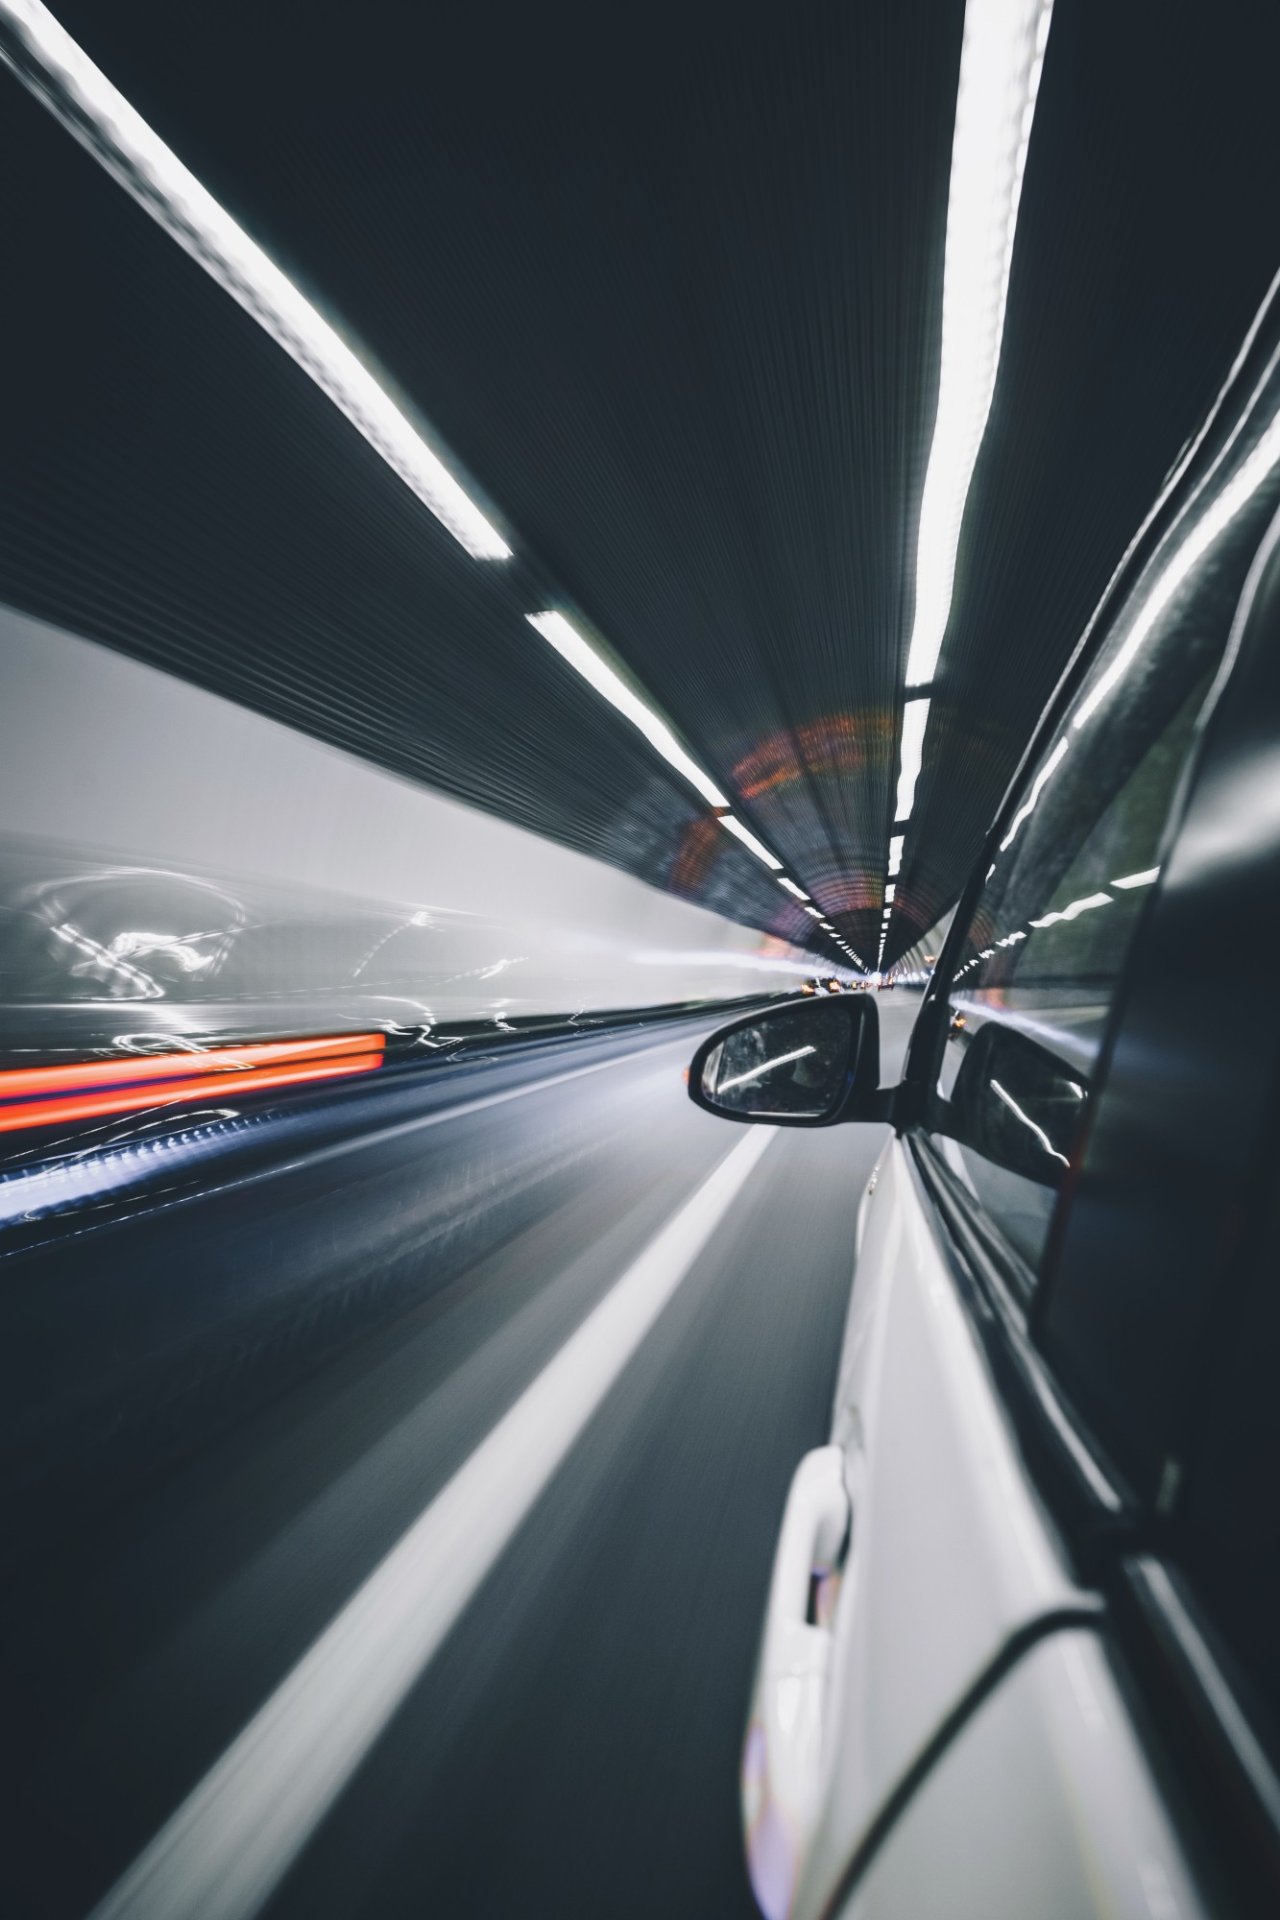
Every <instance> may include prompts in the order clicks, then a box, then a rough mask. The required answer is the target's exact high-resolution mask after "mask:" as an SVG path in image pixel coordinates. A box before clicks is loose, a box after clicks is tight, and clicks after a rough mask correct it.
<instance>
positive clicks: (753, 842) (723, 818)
mask: <svg viewBox="0 0 1280 1920" xmlns="http://www.w3.org/2000/svg"><path fill="white" fill-rule="evenodd" d="M720 825H721V826H722V827H724V828H725V829H726V831H727V832H729V833H731V834H732V835H733V836H734V838H735V839H736V840H741V842H742V844H743V846H744V847H746V848H747V850H748V851H749V852H750V853H754V855H755V857H756V859H757V860H763V861H764V864H765V866H766V867H771V868H773V870H774V871H775V872H776V871H777V869H778V868H779V867H780V866H781V865H782V862H781V860H775V859H774V857H773V855H772V854H771V853H770V851H769V849H768V847H766V846H765V844H764V841H763V840H757V839H756V837H755V835H754V833H752V831H751V829H750V828H749V827H744V826H743V824H742V822H741V820H735V819H734V817H733V815H732V814H731V813H722V814H721V815H720Z"/></svg>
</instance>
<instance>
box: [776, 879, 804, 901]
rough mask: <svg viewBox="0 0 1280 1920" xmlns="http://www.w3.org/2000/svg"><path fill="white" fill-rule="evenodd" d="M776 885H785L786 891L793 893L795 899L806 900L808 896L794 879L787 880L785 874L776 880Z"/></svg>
mask: <svg viewBox="0 0 1280 1920" xmlns="http://www.w3.org/2000/svg"><path fill="white" fill-rule="evenodd" d="M778 885H779V886H780V887H785V888H786V890H787V892H788V893H793V894H794V895H795V897H796V899H797V900H807V899H808V898H809V896H808V894H807V893H805V892H804V891H803V890H802V889H801V888H800V887H798V886H797V885H796V883H795V881H794V880H788V879H787V878H786V877H785V875H784V876H783V877H782V878H781V879H780V880H779V881H778Z"/></svg>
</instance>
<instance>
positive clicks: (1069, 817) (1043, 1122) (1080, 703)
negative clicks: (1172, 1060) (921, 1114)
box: [938, 629, 1217, 1270]
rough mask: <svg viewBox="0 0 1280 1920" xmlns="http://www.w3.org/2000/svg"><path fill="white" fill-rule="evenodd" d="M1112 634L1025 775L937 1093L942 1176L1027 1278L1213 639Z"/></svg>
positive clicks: (961, 979)
mask: <svg viewBox="0 0 1280 1920" xmlns="http://www.w3.org/2000/svg"><path fill="white" fill-rule="evenodd" d="M1178 638H1179V636H1178V634H1177V632H1176V630H1174V631H1172V632H1171V635H1170V636H1169V638H1167V639H1166V642H1165V644H1163V645H1154V644H1153V645H1151V646H1150V647H1148V648H1146V649H1144V650H1142V651H1141V652H1139V653H1136V654H1134V653H1132V652H1131V653H1130V655H1129V656H1127V657H1126V655H1125V652H1124V649H1125V633H1124V629H1121V630H1120V632H1119V633H1117V635H1116V636H1115V637H1113V640H1112V641H1111V643H1110V644H1109V645H1108V646H1107V647H1106V648H1105V649H1104V650H1103V652H1102V654H1101V656H1100V657H1099V659H1098V660H1097V661H1096V662H1095V664H1094V667H1093V670H1092V671H1091V673H1090V675H1089V677H1088V679H1087V680H1086V682H1085V684H1084V686H1083V688H1082V690H1081V693H1080V696H1079V698H1078V700H1077V702H1076V704H1075V707H1074V709H1073V710H1072V712H1071V713H1070V714H1069V715H1068V717H1067V720H1066V722H1065V724H1064V725H1063V727H1062V729H1061V731H1060V733H1059V734H1058V736H1057V737H1056V738H1055V739H1054V740H1053V741H1052V742H1051V744H1050V746H1049V747H1048V749H1047V751H1046V752H1045V754H1044V756H1043V758H1042V759H1041V761H1040V763H1039V765H1038V766H1036V767H1035V768H1034V769H1033V771H1032V773H1031V775H1030V778H1029V779H1028V782H1027V785H1026V787H1025V789H1024V792H1023V796H1022V799H1021V801H1020V803H1019V805H1018V807H1017V808H1016V810H1015V812H1014V813H1013V815H1012V817H1011V819H1010V821H1009V824H1008V827H1007V828H1006V830H1005V833H1004V836H1003V840H1002V842H1001V844H1000V846H999V848H998V850H997V852H996V857H995V860H994V862H993V864H992V866H991V869H990V872H989V873H988V875H987V880H986V884H985V886H984V888H983V890H982V893H981V895H980V897H979V900H978V903H977V907H976V910H975V912H974V914H973V917H972V920H971V923H970V926H969V929H968V933H967V936H966V939H965V944H964V946H963V948H962V950H961V952H960V955H959V961H958V966H957V971H956V974H955V976H954V979H953V982H952V988H951V993H950V1016H951V1028H950V1034H949V1037H948V1040H947V1043H946V1045H945V1047H944V1049H943V1057H942V1061H941V1065H940V1071H939V1080H938V1091H939V1092H940V1094H941V1095H942V1096H943V1099H944V1101H945V1106H944V1107H943V1109H942V1117H941V1130H942V1132H943V1134H944V1135H945V1136H947V1137H946V1138H945V1139H944V1141H943V1151H944V1153H945V1155H946V1157H947V1159H948V1160H949V1161H950V1164H951V1166H952V1168H953V1170H954V1171H955V1172H956V1173H957V1174H958V1175H959V1176H960V1178H961V1179H962V1180H963V1181H964V1182H965V1184H966V1185H967V1186H968V1187H969V1188H970V1190H971V1191H972V1192H973V1193H974V1194H975V1195H976V1196H977V1198H978V1199H979V1200H980V1201H981V1202H982V1204H983V1205H984V1207H985V1208H986V1209H987V1210H988V1212H989V1213H990V1214H991V1215H992V1216H993V1218H994V1219H995V1220H996V1222H997V1224H998V1225H999V1226H1000V1228H1001V1230H1002V1232H1003V1234H1004V1236H1005V1238H1006V1240H1007V1241H1008V1242H1009V1243H1010V1245H1011V1246H1012V1247H1013V1248H1014V1249H1015V1250H1016V1252H1017V1253H1018V1255H1020V1256H1021V1259H1022V1261H1023V1262H1025V1263H1026V1265H1027V1266H1028V1267H1029V1268H1030V1269H1032V1270H1034V1269H1035V1268H1036V1266H1037V1265H1038V1263H1039V1260H1040V1256H1041V1253H1042V1251H1043V1248H1044V1243H1045V1239H1046V1236H1047V1234H1048V1229H1049V1222H1050V1220H1051V1218H1052V1214H1053V1208H1054V1205H1055V1202H1056V1199H1057V1194H1058V1190H1059V1188H1060V1186H1061V1184H1062V1180H1063V1177H1064V1175H1065V1174H1066V1171H1067V1169H1068V1166H1069V1165H1070V1163H1071V1159H1072V1155H1073V1152H1074V1151H1075V1149H1076V1145H1077V1142H1078V1141H1079V1139H1080V1133H1081V1126H1082V1123H1083V1120H1084V1117H1085V1114H1086V1111H1087V1107H1088V1100H1089V1092H1090V1086H1091V1084H1092V1080H1093V1076H1094V1070H1095V1065H1096V1061H1097V1057H1098V1052H1099V1048H1100V1046H1101V1042H1102V1037H1103V1033H1104V1031H1105V1027H1106V1023H1107V1016H1108V1014H1109V1012H1110V1009H1111V1004H1112V1001H1113V999H1114V996H1115V993H1116V989H1117V986H1118V984H1119V981H1120V977H1121V973H1122V970H1123V967H1124V962H1125V956H1126V954H1127V952H1128V949H1129V944H1130V941H1131V939H1132V936H1133V932H1134V928H1135V926H1136V924H1137V920H1138V916H1139V914H1140V912H1141V910H1142V906H1143V903H1144V901H1145V900H1146V899H1147V897H1148V894H1149V892H1150V889H1151V887H1152V886H1153V885H1154V884H1155V882H1156V880H1157V878H1158V865H1157V863H1158V860H1159V850H1160V841H1161V837H1162V834H1163V830H1164V826H1165V822H1166V819H1167V818H1168V814H1169V808H1170V804H1171V801H1172V799H1173V795H1174V791H1175V788H1176V785H1177V782H1178V777H1179V774H1180V773H1181V770H1182V768H1183V766H1184V764H1185V762H1186V758H1187V754H1188V751H1189V748H1190V745H1191V740H1192V735H1193V732H1194V728H1195V723H1196V719H1197V717H1198V715H1199V712H1200V709H1201V706H1202V704H1203V700H1204V696H1205V693H1206V691H1207V688H1208V685H1209V681H1210V678H1211V675H1212V671H1213V666H1214V664H1215V661H1214V658H1213V657H1210V656H1211V655H1212V656H1216V651H1217V650H1216V648H1210V647H1209V646H1208V645H1206V644H1205V643H1203V642H1199V643H1198V642H1197V640H1196V638H1195V636H1185V638H1184V642H1183V644H1180V645H1176V646H1175V645H1171V644H1169V639H1172V640H1177V639H1178Z"/></svg>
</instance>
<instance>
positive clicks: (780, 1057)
mask: <svg viewBox="0 0 1280 1920" xmlns="http://www.w3.org/2000/svg"><path fill="white" fill-rule="evenodd" d="M817 1051H818V1049H817V1048H816V1047H797V1048H796V1049H795V1051H794V1053H775V1054H774V1056H773V1059H772V1060H762V1061H761V1062H760V1064H759V1066H755V1067H752V1068H750V1069H749V1071H748V1072H746V1073H735V1074H734V1076H733V1078H732V1080H719V1081H717V1082H716V1092H717V1093H718V1094H720V1093H728V1091H729V1089H730V1087H745V1086H746V1084H747V1082H748V1080H758V1079H759V1078H760V1076H761V1074H762V1073H771V1072H772V1071H773V1069H774V1068H775V1067H785V1066H786V1065H787V1064H788V1062H789V1061H792V1060H803V1059H805V1058H806V1057H807V1056H808V1055H809V1054H811V1053H816V1052H817Z"/></svg>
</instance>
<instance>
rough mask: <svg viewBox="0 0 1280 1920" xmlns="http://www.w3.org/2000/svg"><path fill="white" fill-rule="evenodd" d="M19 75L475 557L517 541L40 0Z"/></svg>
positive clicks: (31, 7)
mask: <svg viewBox="0 0 1280 1920" xmlns="http://www.w3.org/2000/svg"><path fill="white" fill-rule="evenodd" d="M0 19H4V20H6V21H7V22H8V24H9V28H10V31H11V33H12V34H15V35H16V36H17V38H18V40H19V41H20V42H21V45H22V49H23V55H24V56H25V57H24V59H23V60H22V61H21V63H20V62H19V60H10V64H11V65H13V67H14V71H15V72H16V73H17V74H18V77H19V78H20V79H21V80H22V81H23V82H24V84H25V85H27V86H28V87H29V88H30V90H31V92H32V93H34V94H35V95H36V97H37V99H39V100H40V101H41V102H42V104H43V105H45V106H46V107H48V108H49V109H50V111H51V112H52V113H54V114H55V115H56V117H57V118H58V119H59V120H60V121H61V123H62V125H63V126H64V127H66V129H67V130H68V132H70V133H72V134H73V135H74V136H75V138H76V139H77V140H79V141H80V143H81V145H82V146H85V147H87V148H88V149H89V151H90V152H91V153H92V154H93V156H94V158H95V159H96V160H98V161H99V162H100V163H101V164H102V166H104V167H105V168H106V170H107V171H108V172H109V173H110V174H111V175H112V176H113V177H114V178H115V179H116V180H117V181H118V182H119V184H120V185H121V186H122V187H124V188H125V190H126V191H127V192H128V193H130V194H132V196H133V198H134V199H135V200H137V201H138V203H139V204H140V205H141V206H142V207H143V208H144V210H145V211H146V212H147V213H149V214H150V215H151V217H152V219H153V220H155V221H157V222H158V223H159V225H160V226H162V227H163V228H164V229H165V232H166V233H168V234H169V235H170V236H171V238H173V239H174V240H176V241H177V242H178V244H179V246H181V247H183V248H184V249H185V250H186V252H188V253H189V254H191V256H192V257H193V259H195V260H196V261H197V262H198V263H199V265H200V266H202V267H203V268H204V270H205V272H206V273H207V274H209V275H210V277H211V278H212V279H214V280H216V281H217V283H218V285H219V286H220V287H222V288H223V289H224V291H225V292H227V293H229V294H230V295H231V297H232V299H233V300H235V301H237V302H238V303H239V305H240V306H242V307H243V308H244V309H245V311H246V312H247V313H248V314H249V315H250V316H251V317H252V318H253V319H254V320H256V321H257V323H258V325H259V326H260V327H262V328H263V329H264V331H265V332H267V333H269V334H270V335H271V338H272V339H273V340H275V341H276V343H277V344H278V345H279V346H281V347H283V348H284V350H285V352H286V353H287V354H288V355H289V357H290V358H291V359H292V360H295V361H296V362H297V364H298V365H299V366H300V367H301V368H302V369H303V371H304V373H306V374H307V375H308V377H309V378H310V379H311V380H313V381H314V382H315V384H316V385H317V386H318V387H319V388H320V389H321V391H322V392H323V393H325V394H327V396H328V397H329V399H330V400H331V401H332V402H333V404H334V405H335V406H336V407H337V408H338V410H339V411H340V412H341V413H344V414H345V415H346V417H347V419H348V420H349V421H350V422H351V424H352V426H353V427H355V428H356V430H357V431H358V432H359V433H361V434H363V435H364V438H365V439H366V440H367V441H368V442H369V444H370V446H372V447H373V448H374V449H375V451H376V452H377V453H378V454H380V455H381V457H382V459H383V460H385V461H386V463H387V465H388V466H389V467H390V468H391V469H392V470H393V472H395V473H397V474H398V475H399V477H400V478H401V480H403V481H404V483H405V485H406V486H407V487H408V488H409V489H410V490H411V491H412V492H413V493H415V494H416V495H417V497H418V499H419V500H421V501H422V503H423V505H424V506H426V507H427V508H429V509H430V511H431V512H432V513H433V514H434V515H435V517H436V519H437V520H439V521H440V523H441V525H442V526H444V527H447V528H448V530H449V532H450V533H451V534H452V535H453V537H454V539H455V540H457V541H458V542H459V544H460V545H461V546H463V547H465V548H466V550H467V552H468V553H469V554H471V555H472V556H473V558H475V559H477V560H506V559H508V558H509V557H510V554H511V549H510V547H509V546H508V545H507V543H506V541H505V540H504V539H503V538H502V535H501V534H500V533H499V532H498V531H497V529H496V527H494V526H492V525H491V524H490V522H489V521H488V520H487V519H486V518H485V516H484V514H483V513H481V511H480V509H479V507H478V506H477V505H476V503H475V501H474V500H472V499H471V498H470V496H469V495H468V494H467V493H466V492H465V491H464V489H463V488H462V486H461V485H460V484H459V482H458V481H457V480H456V479H455V478H454V476H453V475H452V474H451V473H450V472H449V469H448V468H447V467H446V466H445V464H444V462H443V461H442V460H441V459H440V458H439V456H438V455H437V454H436V453H435V452H433V450H432V449H431V447H430V446H429V445H428V444H427V442H426V440H425V439H424V437H423V433H422V431H421V430H420V429H419V427H417V426H415V425H414V423H413V422H412V421H411V420H410V419H409V418H408V416H407V415H406V414H405V413H404V412H403V411H402V410H401V408H400V407H398V406H397V405H396V403H395V402H394V401H393V400H392V398H391V396H390V395H389V394H388V393H387V392H386V391H385V389H384V388H383V387H381V386H380V385H379V384H378V382H377V380H375V379H374V377H373V375H372V374H371V373H370V372H369V370H368V368H367V367H366V366H365V365H364V363H363V362H362V361H361V359H360V358H359V357H358V356H357V354H355V353H354V352H353V351H352V349H351V348H350V347H349V346H348V345H347V343H346V341H345V340H343V339H342V337H341V335H340V334H339V333H338V332H337V331H336V329H335V328H334V327H332V326H331V325H330V324H329V322H328V321H327V320H325V319H323V318H322V317H321V315H320V314H319V312H318V311H317V310H316V308H315V307H313V306H312V304H311V302H310V301H309V300H307V299H306V298H305V296H304V295H303V294H302V293H301V292H300V291H299V289H298V288H297V287H295V286H294V284H293V282H292V281H291V280H290V279H289V278H288V277H287V275H285V274H284V273H282V272H281V270H280V268H279V267H278V266H277V265H276V264H275V262H274V261H273V260H272V259H271V258H270V257H269V255H267V254H266V253H264V252H263V250H262V248H261V247H260V246H258V244H257V242H256V241H254V240H251V239H250V237H249V235H248V234H247V233H246V232H245V231H244V229H243V228H242V227H240V226H238V225H237V224H236V222H235V221H234V220H233V219H232V218H231V215H230V214H229V213H227V212H226V210H225V208H223V207H221V206H219V204H218V202H217V201H216V200H215V199H214V198H213V196H212V194H210V193H208V192H206V190H205V188H204V187H202V186H201V184H200V182H199V181H198V180H197V179H196V177H195V175H194V174H193V173H190V172H189V171H188V169H187V168H186V167H184V166H183V164H182V162H181V161H180V160H179V159H178V157H177V155H176V154H175V153H173V152H171V151H170V149H169V148H168V147H167V146H165V144H164V142H163V140H161V139H160V138H159V136H158V135H157V134H155V133H153V132H152V130H151V128H150V127H149V126H148V125H147V123H146V121H145V120H144V119H143V118H142V117H141V115H140V114H138V113H135V111H134V109H133V108H132V107H131V106H130V105H129V103H128V101H127V100H126V99H125V98H124V97H123V95H122V94H120V93H119V92H117V90H116V88H115V87H113V86H112V84H111V82H110V81H109V80H108V79H107V77H106V75H105V74H103V73H102V72H100V71H99V69H98V68H97V67H95V66H94V64H93V62H92V61H91V60H90V59H89V58H88V57H87V56H86V55H85V54H84V53H83V52H82V51H81V49H80V48H79V47H78V46H77V45H76V43H75V41H74V40H73V39H72V38H71V36H70V34H68V33H67V32H65V31H64V29H63V28H62V27H61V26H59V24H58V22H57V21H56V20H55V19H54V17H53V15H52V14H51V13H50V12H49V10H48V8H47V7H43V6H41V5H40V4H39V0H0Z"/></svg>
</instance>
